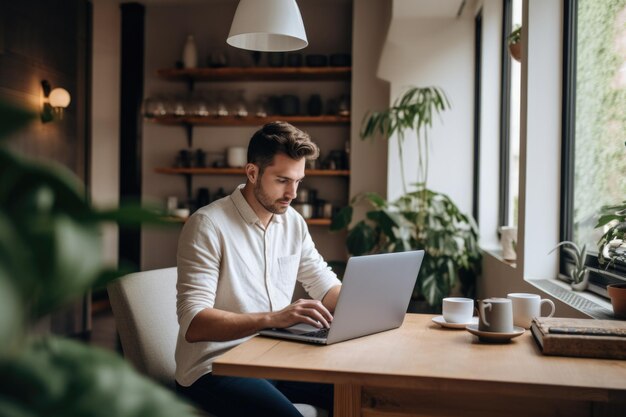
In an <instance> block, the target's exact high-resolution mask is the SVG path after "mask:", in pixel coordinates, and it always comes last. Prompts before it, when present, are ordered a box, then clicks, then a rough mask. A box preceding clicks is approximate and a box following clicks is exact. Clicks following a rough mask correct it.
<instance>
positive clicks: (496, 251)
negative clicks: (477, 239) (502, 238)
mask: <svg viewBox="0 0 626 417" xmlns="http://www.w3.org/2000/svg"><path fill="white" fill-rule="evenodd" d="M481 251H482V252H483V255H484V254H487V255H489V256H491V257H492V258H494V259H497V260H498V261H500V262H502V263H503V264H505V265H508V266H510V267H511V268H517V262H516V261H510V260H508V259H504V258H503V257H502V249H500V248H487V247H483V248H481Z"/></svg>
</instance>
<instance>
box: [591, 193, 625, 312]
mask: <svg viewBox="0 0 626 417" xmlns="http://www.w3.org/2000/svg"><path fill="white" fill-rule="evenodd" d="M598 227H602V228H605V232H604V234H603V235H602V237H601V238H600V240H599V241H598V262H599V263H600V265H604V266H605V268H609V267H610V266H611V265H614V264H615V263H616V262H619V263H620V264H622V265H626V200H624V201H622V203H621V204H617V205H614V206H604V207H602V211H601V213H600V218H599V219H598V224H596V228H598ZM606 289H607V293H608V295H609V298H610V299H611V305H612V307H613V313H614V314H615V317H616V318H621V319H624V318H626V283H624V282H621V283H620V282H617V283H612V284H609V285H607V288H606Z"/></svg>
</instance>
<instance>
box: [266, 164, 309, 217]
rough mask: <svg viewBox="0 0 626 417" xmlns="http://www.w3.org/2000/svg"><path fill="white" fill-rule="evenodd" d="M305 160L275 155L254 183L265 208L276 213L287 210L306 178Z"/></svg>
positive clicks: (282, 212)
mask: <svg viewBox="0 0 626 417" xmlns="http://www.w3.org/2000/svg"><path fill="white" fill-rule="evenodd" d="M305 162H306V161H305V159H304V158H301V159H299V160H297V161H296V160H294V159H291V158H290V157H288V156H287V155H284V154H277V155H276V156H275V157H274V162H273V163H272V164H271V165H269V166H267V167H266V168H265V171H264V172H263V174H262V175H261V176H260V177H259V179H258V180H257V181H256V183H255V184H254V196H255V197H256V199H257V201H258V202H259V203H260V204H261V205H262V206H263V208H265V210H267V211H269V212H270V213H274V214H284V213H285V212H286V211H287V208H288V207H289V204H290V203H291V200H293V199H294V198H296V192H297V190H298V185H300V182H302V179H303V178H304V165H305Z"/></svg>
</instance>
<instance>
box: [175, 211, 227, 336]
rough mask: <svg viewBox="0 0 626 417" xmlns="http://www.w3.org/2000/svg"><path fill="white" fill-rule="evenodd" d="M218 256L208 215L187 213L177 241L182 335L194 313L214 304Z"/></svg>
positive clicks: (218, 246) (217, 275)
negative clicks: (189, 215)
mask: <svg viewBox="0 0 626 417" xmlns="http://www.w3.org/2000/svg"><path fill="white" fill-rule="evenodd" d="M220 259H221V245H220V244H219V235H218V233H217V230H216V228H215V226H214V225H213V223H212V222H211V220H210V219H209V217H208V216H207V215H205V214H199V213H198V214H196V215H193V216H191V217H190V218H189V220H188V221H187V222H186V223H185V226H184V227H183V230H182V232H181V236H180V238H179V240H178V254H177V266H178V281H177V283H176V291H177V294H176V314H177V316H178V324H179V325H180V330H181V332H182V334H186V333H187V329H188V328H189V324H190V323H191V321H192V320H193V318H194V317H195V316H196V314H198V313H199V312H200V311H202V310H204V309H205V308H212V307H213V305H214V304H215V294H216V291H217V283H218V278H219V271H220Z"/></svg>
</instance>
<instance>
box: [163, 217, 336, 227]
mask: <svg viewBox="0 0 626 417" xmlns="http://www.w3.org/2000/svg"><path fill="white" fill-rule="evenodd" d="M168 220H170V221H173V222H179V223H185V222H186V221H187V219H183V218H182V217H168ZM331 221H332V220H331V219H306V223H307V224H308V225H309V226H330V223H331Z"/></svg>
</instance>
